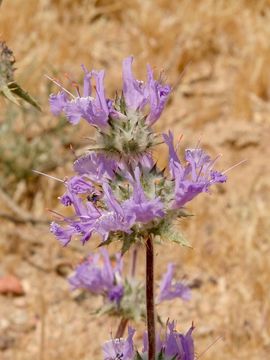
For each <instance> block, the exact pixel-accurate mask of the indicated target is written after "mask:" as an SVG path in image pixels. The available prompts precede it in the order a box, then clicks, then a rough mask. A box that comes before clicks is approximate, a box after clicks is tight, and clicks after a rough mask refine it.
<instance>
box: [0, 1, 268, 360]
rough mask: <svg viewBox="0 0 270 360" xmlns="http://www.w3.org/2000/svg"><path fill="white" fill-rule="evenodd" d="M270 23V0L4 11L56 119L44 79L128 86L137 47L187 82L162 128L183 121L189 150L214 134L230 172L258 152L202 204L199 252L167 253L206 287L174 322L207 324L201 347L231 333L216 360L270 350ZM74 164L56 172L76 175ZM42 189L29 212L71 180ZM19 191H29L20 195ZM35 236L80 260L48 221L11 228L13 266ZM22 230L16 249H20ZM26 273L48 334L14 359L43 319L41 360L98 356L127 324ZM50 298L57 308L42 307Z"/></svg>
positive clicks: (10, 7)
mask: <svg viewBox="0 0 270 360" xmlns="http://www.w3.org/2000/svg"><path fill="white" fill-rule="evenodd" d="M269 20H270V2H269V1H251V0H238V1H234V0H227V1H225V0H224V1H222V0H220V1H214V0H205V1H201V2H199V1H196V0H182V1H177V0H174V1H169V0H157V1H154V0H152V1H143V0H135V1H131V0H126V1H120V0H119V1H117V0H116V1H113V0H104V1H94V0H92V1H91V0H89V1H84V0H80V1H71V0H39V1H34V0H28V1H25V2H22V1H19V0H13V1H7V0H6V1H4V3H3V5H2V7H1V11H0V24H1V33H0V34H1V37H3V39H5V40H6V41H7V43H8V44H9V46H10V47H11V48H12V49H13V50H14V52H15V54H16V58H17V61H18V63H17V66H18V71H17V72H18V73H17V77H18V80H19V81H20V82H21V83H22V84H24V85H25V87H27V88H28V90H30V91H31V92H32V94H34V95H36V96H37V97H38V98H39V100H40V102H41V104H42V107H43V108H44V109H45V112H44V114H42V118H44V122H45V123H46V122H50V121H57V120H55V119H53V120H52V119H51V116H50V115H49V113H48V111H47V109H48V108H47V98H46V97H47V93H48V86H49V85H48V83H47V80H46V79H45V78H44V74H48V73H49V74H53V75H56V76H59V77H61V78H63V74H64V73H65V72H68V73H70V74H71V75H72V76H73V77H74V78H78V77H79V76H81V74H80V69H79V65H80V64H81V63H84V64H86V65H87V66H88V67H89V68H91V67H96V68H101V67H104V68H106V69H107V70H108V76H107V79H106V82H107V85H108V88H109V92H111V93H112V91H113V89H115V84H117V85H116V86H117V87H118V88H120V79H121V73H120V64H121V61H122V58H123V57H124V56H126V55H129V54H133V55H134V56H135V59H136V61H135V64H134V67H135V71H136V73H137V74H138V77H141V78H143V76H145V63H146V62H150V63H151V64H152V65H153V66H155V68H156V70H157V71H159V70H160V69H162V68H164V69H165V71H166V74H167V76H168V79H169V81H170V82H171V83H172V84H174V87H175V89H174V93H173V96H172V99H171V102H170V104H169V106H168V108H167V109H166V111H165V113H164V115H163V118H162V120H160V123H159V124H158V125H157V126H158V128H159V129H160V130H163V129H165V128H166V129H167V128H168V127H169V126H171V127H172V128H173V129H174V131H176V132H181V133H183V134H184V138H183V141H182V145H183V146H192V145H194V144H195V143H196V142H197V140H198V139H199V138H200V137H201V136H202V142H203V144H205V146H206V147H207V148H208V150H209V151H210V152H212V153H213V154H214V153H217V152H222V153H223V154H224V156H223V159H222V160H221V161H220V163H221V166H222V167H223V168H225V167H229V166H230V165H231V164H233V163H236V162H237V161H239V160H242V159H248V162H247V163H246V164H245V165H242V166H241V167H240V168H237V169H235V170H234V171H233V172H232V173H231V174H230V176H229V182H228V185H226V187H225V190H221V189H219V188H218V189H217V190H216V191H215V194H213V195H212V196H211V197H210V198H209V197H207V195H206V196H203V197H202V198H201V199H198V200H196V201H195V203H194V204H193V205H192V206H191V208H192V210H193V211H194V213H195V214H196V217H195V218H193V219H190V220H188V221H185V222H184V223H183V224H182V227H183V228H184V229H185V233H186V236H187V237H188V238H189V239H190V240H191V243H192V245H193V246H194V250H186V249H177V248H175V247H172V246H171V247H170V249H171V251H166V253H165V254H164V251H162V250H161V248H157V252H158V253H159V256H158V257H157V262H158V264H159V265H160V266H158V268H159V269H160V270H158V274H159V275H160V274H161V272H162V271H164V269H165V265H166V262H168V261H174V262H177V263H178V264H179V266H180V268H179V276H182V275H183V274H185V276H186V277H187V278H188V279H189V280H190V281H193V280H194V278H197V279H200V280H201V282H202V286H201V288H199V289H198V290H194V298H193V300H192V301H191V302H190V303H189V304H187V305H185V304H184V305H183V304H182V303H181V302H177V303H176V305H174V306H167V305H165V304H164V305H162V306H161V308H160V312H161V314H162V316H163V317H164V318H166V317H167V316H170V317H171V318H175V317H177V318H178V319H179V328H181V329H184V328H185V327H188V326H189V324H190V321H191V320H194V321H195V323H196V325H197V331H196V333H195V341H196V347H197V352H198V353H200V352H202V351H203V349H205V348H206V347H207V345H208V344H209V343H211V342H212V341H213V340H214V339H215V338H216V337H218V336H220V335H222V336H224V341H221V342H219V343H217V344H216V345H215V346H213V348H212V349H211V350H209V352H207V353H206V354H205V355H204V358H205V359H219V360H223V359H224V360H225V359H231V358H233V359H246V358H248V359H249V360H252V359H254V360H255V359H256V360H257V359H267V358H268V357H269V351H270V331H269V329H270V318H269V314H270V308H269V281H270V276H269V274H270V265H269V260H268V257H269V253H270V244H269V230H270V221H269V216H268V214H269V201H270V196H269V194H270V192H269V190H270V183H269V178H268V177H267V174H268V172H269V170H270V165H269V162H268V161H267V160H268V156H270V149H269V140H268V139H269V135H268V134H269V130H270V125H269V112H270V107H269V97H270V92H269V88H270V87H269V85H270V73H269V66H268V64H269V58H270V44H269V38H270V37H269V35H270V25H269V24H270V22H269ZM183 72H184V73H183ZM180 77H181V81H180V82H179V79H180ZM80 131H81V133H83V131H85V128H84V127H82V128H81V130H80ZM202 133H203V135H202ZM76 136H77V135H74V137H76ZM155 156H156V157H157V158H159V157H160V154H159V153H158V152H157V153H155ZM69 170H70V169H69ZM69 170H68V171H69ZM66 171H67V170H66V169H65V168H61V169H57V171H56V172H57V173H58V175H59V176H62V177H63V176H64V174H65V172H66ZM56 175H57V174H56ZM41 184H42V187H41V188H39V189H38V191H37V194H38V195H37V196H36V197H35V198H34V199H33V201H32V202H31V204H32V205H31V206H32V208H30V209H29V210H32V211H33V212H35V213H38V214H40V215H42V214H43V216H44V210H43V209H44V208H45V207H47V206H48V207H54V206H56V204H55V196H56V194H57V193H58V194H59V188H57V187H56V186H54V185H52V184H51V183H50V182H48V181H47V180H46V179H43V180H42V181H41ZM48 186H49V187H48ZM18 193H19V190H18ZM17 199H19V200H21V201H22V200H23V199H21V198H20V197H19V195H18V196H17ZM25 201H26V200H25ZM26 206H27V201H26ZM33 231H37V234H39V235H37V236H38V237H43V238H44V241H45V239H46V241H47V242H46V244H45V245H44V248H43V249H42V250H40V253H38V254H39V255H38V256H40V259H39V261H40V262H41V263H45V264H46V263H47V262H48V261H49V262H50V261H52V262H53V260H54V258H57V257H59V256H62V257H64V258H67V259H69V261H71V262H72V263H75V262H76V261H75V260H74V250H72V249H71V250H65V251H62V250H59V247H58V244H55V242H54V240H53V239H51V238H47V237H48V236H47V235H46V232H47V230H46V228H42V229H41V230H40V229H37V230H34V229H33V228H32V227H30V226H22V229H21V230H20V233H18V232H15V230H14V227H12V225H11V224H9V225H8V226H7V227H6V236H5V234H3V235H2V236H3V238H2V240H1V242H0V245H1V247H0V253H2V254H5V256H6V257H5V259H6V258H8V259H9V260H5V262H4V264H5V265H4V268H5V269H7V268H9V266H10V265H7V264H10V263H14V261H16V264H19V265H18V268H19V269H20V268H22V269H24V267H23V265H22V259H21V252H22V253H23V252H24V251H26V250H25V249H24V245H21V246H20V248H19V250H18V249H17V250H16V238H17V237H20V236H21V237H22V238H25V239H28V237H29V238H31V233H33ZM23 233H25V234H26V235H24V236H23ZM12 234H13V240H12V243H13V246H11V245H9V246H7V245H6V241H8V240H9V241H11V240H10V239H12ZM16 234H17V235H16ZM34 234H35V232H34ZM7 239H8V240H7ZM26 241H27V240H26ZM27 246H28V245H25V247H26V248H27ZM89 248H91V246H89ZM89 248H88V249H89ZM59 254H60V255H59ZM77 257H78V255H76V258H77ZM48 259H51V260H48ZM13 271H14V272H15V273H16V267H15V269H13ZM25 271H26V270H25ZM28 271H29V270H28ZM141 271H143V264H142V268H141ZM26 273H27V276H29V277H30V278H29V279H28V282H29V283H30V284H31V288H30V290H29V295H28V296H29V298H28V300H27V301H28V304H29V309H28V311H30V313H31V314H35V313H37V314H41V313H42V314H43V315H42V316H43V317H42V319H43V320H42V321H41V322H38V327H37V328H36V329H35V331H31V332H29V333H27V334H24V335H21V336H20V337H19V340H18V342H17V345H16V347H15V349H11V350H9V351H7V352H5V353H3V354H4V355H3V356H5V357H4V359H12V360H13V359H22V360H24V359H30V358H33V359H36V358H37V354H38V353H39V347H40V345H39V344H40V337H39V336H40V335H39V334H40V327H42V324H43V321H44V322H45V330H44V337H45V338H43V339H42V341H43V343H45V344H46V350H45V351H44V353H43V354H42V355H41V357H40V359H41V358H42V359H47V360H48V359H50V360H51V359H58V360H59V359H71V358H72V359H74V360H75V359H92V358H95V359H99V358H100V353H99V347H100V344H101V342H102V341H103V340H104V339H105V338H106V336H107V337H109V331H110V330H111V329H113V328H114V327H115V321H114V320H106V321H103V320H101V319H98V320H95V321H93V322H92V320H91V323H90V320H89V319H90V317H89V308H88V307H86V306H85V305H83V306H82V305H78V304H77V303H74V301H72V299H71V297H70V295H69V294H68V291H67V289H66V287H65V286H66V285H65V281H64V280H63V279H62V278H59V277H56V276H55V274H54V273H49V274H46V273H45V274H44V273H42V272H41V273H40V272H35V270H34V269H33V271H32V273H31V275H29V274H28V272H27V271H26ZM18 275H19V274H18ZM25 276H26V274H25ZM39 279H42V281H43V282H44V286H43V289H40V287H39V286H38V283H39V281H40V280H39ZM56 287H58V288H59V289H61V290H59V293H58V292H57V289H56ZM40 297H41V298H44V299H45V300H44V301H45V304H46V311H45V312H44V311H43V312H40V308H38V306H37V305H36V300H37V299H40ZM4 305H5V306H4V307H2V308H3V309H13V306H14V304H13V303H10V302H5V303H4ZM15 305H16V304H15ZM3 311H4V312H5V310H3ZM25 311H26V310H25ZM1 313H2V312H1ZM45 314H46V315H45ZM176 314H177V316H176ZM89 323H90V325H89ZM44 346H45V345H44Z"/></svg>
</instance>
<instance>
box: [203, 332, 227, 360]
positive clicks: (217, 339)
mask: <svg viewBox="0 0 270 360" xmlns="http://www.w3.org/2000/svg"><path fill="white" fill-rule="evenodd" d="M222 339H223V337H222V336H219V337H218V338H216V340H215V341H214V342H212V344H210V345H209V346H207V348H206V349H205V350H204V351H203V352H202V353H200V355H198V356H197V359H199V358H201V357H202V356H203V355H205V353H206V352H207V351H208V350H209V349H210V348H211V347H212V346H213V345H215V344H216V343H217V342H218V341H219V340H222Z"/></svg>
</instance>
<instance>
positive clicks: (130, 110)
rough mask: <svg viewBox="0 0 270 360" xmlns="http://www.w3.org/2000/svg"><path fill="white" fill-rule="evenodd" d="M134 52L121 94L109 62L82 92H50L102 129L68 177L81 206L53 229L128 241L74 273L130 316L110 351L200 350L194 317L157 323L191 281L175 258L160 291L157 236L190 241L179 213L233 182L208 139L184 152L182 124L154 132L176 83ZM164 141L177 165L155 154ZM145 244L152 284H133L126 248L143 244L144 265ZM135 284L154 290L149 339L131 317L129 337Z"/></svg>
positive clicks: (72, 115) (182, 355)
mask: <svg viewBox="0 0 270 360" xmlns="http://www.w3.org/2000/svg"><path fill="white" fill-rule="evenodd" d="M132 62H133V58H132V57H131V56H130V57H128V58H126V59H124V61H123V89H122V92H121V93H120V94H119V93H118V94H116V96H115V98H114V99H110V98H108V97H107V96H106V93H105V89H104V76H105V72H104V71H103V70H101V71H96V70H92V71H88V70H87V69H86V67H84V66H83V67H82V70H83V72H84V81H83V88H82V89H80V88H79V86H77V85H76V86H75V89H76V92H75V93H71V92H69V91H68V90H66V89H65V88H64V87H63V86H62V85H61V84H60V83H59V82H57V81H55V82H56V84H57V85H58V86H59V87H60V92H59V93H57V94H52V95H51V96H50V100H49V101H50V106H51V110H52V113H53V114H54V115H56V116H58V115H60V113H64V115H65V116H66V117H67V119H68V121H69V122H70V123H71V124H72V125H76V124H78V123H79V121H80V120H81V119H84V120H85V121H87V122H88V123H89V125H91V126H92V127H93V128H94V129H95V136H94V138H93V139H92V141H91V144H92V146H91V148H90V149H89V151H88V152H87V153H86V154H84V155H83V156H81V157H79V158H78V159H77V160H76V161H75V162H74V164H73V168H74V173H75V174H74V176H73V177H71V178H69V179H66V180H63V185H64V186H65V192H64V194H63V195H62V196H61V197H60V201H61V203H62V204H63V206H68V207H72V209H73V214H72V216H64V215H59V214H58V217H57V219H58V220H57V221H54V222H52V224H51V232H52V233H53V234H54V235H55V236H56V238H57V239H58V240H59V242H60V243H61V244H62V245H64V246H67V245H68V244H69V243H70V242H71V241H74V240H76V239H79V240H80V241H81V243H82V244H85V243H86V242H89V241H91V238H92V236H93V235H94V234H95V235H98V236H99V237H100V239H101V243H100V246H105V245H108V244H110V243H112V242H114V241H118V242H120V243H121V244H122V246H121V254H117V255H116V257H115V259H116V262H115V265H114V266H113V265H112V263H111V262H110V259H109V256H108V253H107V252H106V251H105V250H101V253H100V254H94V255H91V256H90V258H89V257H88V259H87V260H86V262H85V263H82V264H80V265H79V266H78V267H77V268H76V270H75V273H74V275H73V276H72V277H71V278H70V279H69V282H70V284H71V286H72V287H73V288H78V287H79V288H85V289H87V290H89V291H90V292H92V293H95V294H101V295H102V296H103V297H104V299H105V303H106V306H108V308H109V309H110V311H111V312H114V313H117V314H119V315H120V316H122V321H121V323H120V326H119V329H118V331H117V334H116V337H115V339H111V340H110V341H108V342H106V343H105V344H104V346H103V355H104V359H105V360H113V359H122V360H129V359H130V360H134V359H138V360H140V359H148V360H155V359H159V360H162V359H164V360H165V359H166V360H173V359H177V360H193V359H194V345H193V339H192V331H193V328H194V327H193V325H192V327H191V328H190V329H189V330H188V332H187V333H186V334H185V335H182V334H180V333H178V332H177V331H176V330H175V322H174V321H172V322H168V323H167V326H166V329H165V333H164V335H163V336H162V335H158V332H157V330H156V317H157V316H156V311H155V305H156V303H158V302H160V301H164V300H171V299H174V298H176V297H182V298H184V299H186V300H187V299H188V298H189V296H190V294H189V290H188V289H187V288H186V287H185V286H184V285H183V284H181V283H179V282H178V283H177V282H173V269H174V268H173V265H172V264H169V266H168V270H167V273H166V274H165V275H164V278H163V279H162V282H161V287H160V294H159V295H158V296H155V294H154V243H155V242H156V241H157V240H158V241H159V242H161V244H162V242H163V241H165V240H166V241H173V242H177V243H180V244H183V245H185V241H184V240H183V237H182V236H181V234H180V233H179V231H178V230H177V229H176V228H175V222H176V220H177V219H179V218H182V217H184V216H187V212H186V211H185V208H184V207H185V205H186V204H187V203H188V202H190V201H191V200H192V199H193V198H195V197H196V196H197V195H199V194H200V193H203V192H208V191H209V189H210V187H211V186H212V185H214V184H217V183H224V182H225V181H226V176H225V175H224V173H222V172H219V171H216V170H214V168H213V167H214V165H215V162H216V159H213V160H212V159H211V157H210V156H209V155H208V154H206V153H205V152H204V151H203V150H202V149H200V148H198V147H196V148H191V149H186V150H185V154H184V158H185V161H184V162H181V160H180V158H179V156H178V154H177V149H176V147H175V143H174V136H173V134H172V132H170V131H169V132H168V133H164V134H163V135H160V134H157V133H155V132H154V130H153V127H152V126H153V125H154V124H155V123H156V121H157V120H158V119H159V117H160V116H161V114H162V111H163V109H164V107H165V105H166V102H167V100H168V97H169V95H170V93H171V90H172V89H171V87H170V86H169V85H167V84H164V83H163V81H162V79H161V78H159V79H157V80H156V79H155V78H154V74H153V70H152V69H151V67H150V66H149V65H148V66H147V80H146V81H140V80H137V79H136V78H135V77H134V76H133V73H132ZM93 84H94V85H93ZM160 143H165V144H166V146H167V147H168V152H169V159H168V171H164V170H161V169H159V168H158V166H157V164H156V163H155V161H154V159H153V156H152V150H153V149H154V148H155V147H156V146H157V145H159V144H160ZM138 246H141V247H144V249H145V259H146V260H145V267H146V271H145V273H146V279H145V286H144V289H145V290H144V291H145V293H144V291H143V292H142V286H141V285H139V287H138V285H137V284H136V285H135V291H134V289H133V290H132V286H134V285H133V284H132V283H131V282H128V281H126V280H124V278H123V267H122V257H123V255H124V254H125V253H126V252H127V250H129V249H130V248H133V249H134V253H133V260H132V261H133V268H134V264H135V262H136V252H137V248H138ZM161 246H162V245H161ZM100 257H101V258H102V259H103V260H102V264H103V265H101V264H100ZM133 270H134V269H133ZM133 273H134V271H133ZM130 289H131V290H130ZM138 289H140V290H138ZM134 293H136V294H143V295H142V296H140V301H144V299H145V305H146V307H145V310H140V314H139V317H141V318H144V317H145V318H146V322H147V332H146V333H145V336H144V344H143V347H142V349H140V348H138V347H135V345H134V343H133V335H134V333H135V329H133V328H131V327H128V336H127V338H126V339H125V338H123V334H124V330H125V327H126V325H127V321H128V320H129V319H131V318H132V316H131V315H128V314H132V307H134V306H133V305H134V302H132V301H129V300H128V299H129V297H130V298H132V296H131V295H130V294H133V295H134ZM127 304H128V305H127Z"/></svg>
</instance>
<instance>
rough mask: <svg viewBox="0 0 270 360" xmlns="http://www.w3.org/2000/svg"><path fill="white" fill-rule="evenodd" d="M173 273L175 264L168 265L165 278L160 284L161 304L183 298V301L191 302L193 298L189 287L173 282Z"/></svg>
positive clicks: (159, 299)
mask: <svg viewBox="0 0 270 360" xmlns="http://www.w3.org/2000/svg"><path fill="white" fill-rule="evenodd" d="M173 273H174V264H168V268H167V272H166V274H165V275H164V276H163V278H162V281H161V284H160V293H159V297H158V301H159V302H161V301H164V300H172V299H175V298H181V299H183V300H190V298H191V292H190V289H189V287H187V286H185V285H184V284H183V283H181V282H173Z"/></svg>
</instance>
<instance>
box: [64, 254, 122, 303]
mask: <svg viewBox="0 0 270 360" xmlns="http://www.w3.org/2000/svg"><path fill="white" fill-rule="evenodd" d="M100 253H101V255H102V265H100V254H91V255H89V256H88V258H87V260H86V261H84V262H83V263H81V264H80V265H78V266H77V268H76V269H75V273H74V275H73V276H71V277H70V278H69V283H70V285H71V287H72V289H78V288H80V289H86V290H88V291H90V292H92V293H94V294H100V295H103V296H104V297H106V298H107V299H108V300H109V301H110V302H113V303H116V305H117V306H119V304H120V301H121V299H122V297H123V294H124V286H123V278H122V268H123V260H122V258H121V255H120V254H116V255H115V260H116V265H115V266H114V267H113V266H112V262H111V261H110V258H109V254H108V252H107V251H106V250H105V249H101V250H100Z"/></svg>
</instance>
